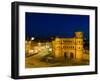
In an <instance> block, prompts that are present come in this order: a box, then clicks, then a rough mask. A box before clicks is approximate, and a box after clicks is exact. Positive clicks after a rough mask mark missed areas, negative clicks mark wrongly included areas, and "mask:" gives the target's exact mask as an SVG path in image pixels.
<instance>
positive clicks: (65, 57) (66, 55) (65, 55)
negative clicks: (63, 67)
mask: <svg viewBox="0 0 100 81" xmlns="http://www.w3.org/2000/svg"><path fill="white" fill-rule="evenodd" d="M64 59H65V60H66V59H68V53H67V52H64Z"/></svg>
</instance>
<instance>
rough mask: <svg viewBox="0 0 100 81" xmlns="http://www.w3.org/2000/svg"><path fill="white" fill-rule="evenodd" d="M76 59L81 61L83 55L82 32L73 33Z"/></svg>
mask: <svg viewBox="0 0 100 81" xmlns="http://www.w3.org/2000/svg"><path fill="white" fill-rule="evenodd" d="M75 43H76V45H75V46H76V51H75V52H76V59H78V60H81V59H82V55H83V32H75Z"/></svg>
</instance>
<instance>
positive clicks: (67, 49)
mask: <svg viewBox="0 0 100 81" xmlns="http://www.w3.org/2000/svg"><path fill="white" fill-rule="evenodd" d="M52 50H53V54H54V57H55V59H60V60H62V59H78V60H81V59H82V56H83V50H84V48H83V32H75V36H74V37H73V38H62V37H56V38H55V39H54V40H53V41H52Z"/></svg>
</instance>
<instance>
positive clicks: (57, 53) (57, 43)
mask: <svg viewBox="0 0 100 81" xmlns="http://www.w3.org/2000/svg"><path fill="white" fill-rule="evenodd" d="M52 44H53V54H54V57H55V58H56V59H61V49H62V48H61V39H60V38H59V37H56V38H55V40H54V41H52Z"/></svg>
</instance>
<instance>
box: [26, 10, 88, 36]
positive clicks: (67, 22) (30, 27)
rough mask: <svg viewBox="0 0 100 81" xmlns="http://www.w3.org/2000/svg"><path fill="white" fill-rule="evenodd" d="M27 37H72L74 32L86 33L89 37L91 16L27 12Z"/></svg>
mask: <svg viewBox="0 0 100 81" xmlns="http://www.w3.org/2000/svg"><path fill="white" fill-rule="evenodd" d="M25 16H26V17H25V18H26V20H25V22H26V30H25V31H26V37H50V36H61V37H72V36H74V32H76V31H82V32H84V37H86V38H88V37H89V16H88V15H70V14H46V13H29V12H26V15H25Z"/></svg>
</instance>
